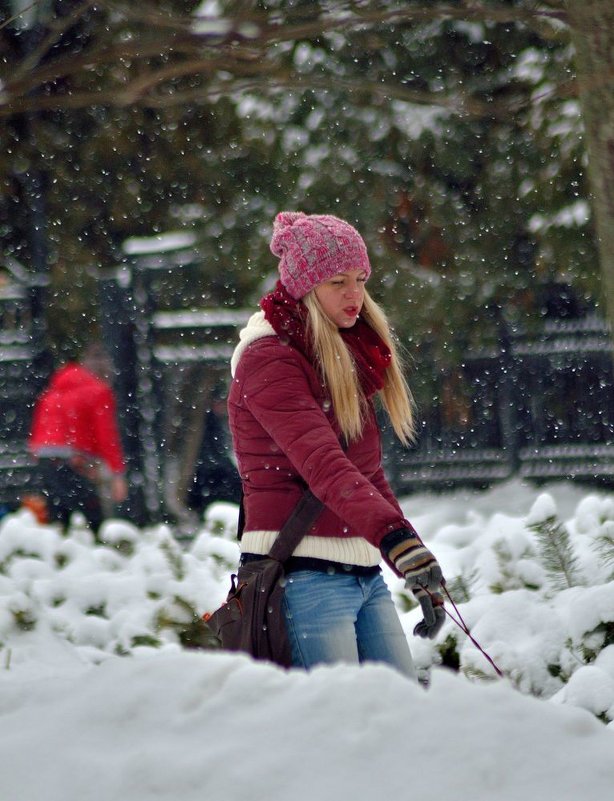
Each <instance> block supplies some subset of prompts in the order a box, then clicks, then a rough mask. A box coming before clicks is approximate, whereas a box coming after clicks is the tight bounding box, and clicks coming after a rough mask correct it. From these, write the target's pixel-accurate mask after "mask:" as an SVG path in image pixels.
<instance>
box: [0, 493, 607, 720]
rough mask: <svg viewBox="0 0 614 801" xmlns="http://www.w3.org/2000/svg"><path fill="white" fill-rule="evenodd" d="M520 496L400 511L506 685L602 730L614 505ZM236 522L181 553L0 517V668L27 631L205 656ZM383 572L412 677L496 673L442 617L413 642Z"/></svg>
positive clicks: (218, 521) (214, 511) (97, 650)
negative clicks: (493, 507)
mask: <svg viewBox="0 0 614 801" xmlns="http://www.w3.org/2000/svg"><path fill="white" fill-rule="evenodd" d="M514 491H515V490H514V489H511V490H510V492H511V493H513V492H514ZM531 497H532V501H531V503H526V505H525V508H529V511H528V514H525V515H524V516H522V515H521V514H520V512H521V504H520V503H514V502H513V501H510V502H509V503H508V506H509V507H510V508H512V509H513V512H512V513H510V512H508V513H505V512H502V511H496V512H494V513H493V512H490V511H489V513H488V514H483V513H480V512H478V511H476V509H475V508H471V506H470V505H469V507H466V506H465V507H463V506H462V505H458V506H456V505H452V506H451V507H450V508H452V514H451V515H450V518H449V519H448V520H444V519H443V518H442V517H441V514H440V512H439V511H438V505H441V501H439V500H436V501H431V502H430V503H431V506H430V507H429V508H430V511H429V513H428V515H427V517H426V518H425V519H423V520H419V519H418V520H416V518H415V516H414V515H413V514H412V510H415V507H416V501H415V499H413V498H410V499H407V500H406V501H405V503H404V507H406V513H407V515H408V517H409V518H410V519H412V518H413V519H414V521H415V523H416V525H417V528H418V530H420V531H425V532H426V533H425V534H424V538H425V539H426V541H427V542H428V544H429V545H430V546H431V547H432V548H433V550H434V552H435V553H436V554H437V557H438V559H439V561H440V562H441V564H442V567H443V569H444V574H445V575H446V577H447V579H448V589H449V592H450V595H451V597H452V598H453V599H454V601H455V603H456V604H457V605H458V608H459V610H460V612H461V614H462V616H463V618H464V619H465V621H466V623H467V624H468V626H469V628H470V630H471V632H472V634H473V636H474V637H475V638H476V639H477V641H478V642H479V643H480V644H481V645H482V646H483V648H484V649H485V650H486V651H487V652H488V654H490V656H491V657H492V658H493V659H494V661H495V663H496V664H497V665H498V667H499V668H500V669H501V670H502V671H503V673H504V674H505V677H506V681H508V682H510V683H511V684H512V685H513V686H515V687H516V688H517V689H518V690H519V691H521V692H523V693H525V694H531V695H534V696H536V697H539V698H542V699H550V700H551V701H552V702H553V703H559V704H561V703H562V704H570V705H575V706H580V707H583V708H584V709H587V710H589V711H590V712H591V713H592V714H594V715H596V716H597V717H599V718H600V719H601V720H603V721H606V722H610V721H614V581H612V579H613V574H614V498H612V497H611V496H608V495H605V494H591V495H586V496H583V495H579V496H578V497H579V498H581V500H580V501H579V503H577V505H576V507H575V509H574V511H573V514H572V515H571V517H570V518H569V519H567V520H564V519H563V518H562V515H561V513H560V511H559V509H558V508H557V504H556V503H555V500H554V497H553V495H552V494H549V493H543V494H542V495H540V496H539V497H537V498H535V493H533V495H532V496H531ZM525 500H526V498H525ZM567 505H568V506H569V504H567ZM418 506H419V504H418ZM463 518H464V519H463ZM236 522H237V508H236V506H233V505H231V504H222V503H218V504H213V505H211V506H210V507H209V508H208V510H207V514H206V517H205V519H204V521H203V523H202V526H201V527H200V530H199V531H198V532H196V536H195V537H194V539H193V540H192V541H191V542H190V543H188V544H184V545H181V544H179V543H178V541H177V540H176V539H175V537H174V536H173V531H172V530H171V529H170V528H169V527H168V526H164V525H160V526H154V527H151V528H147V529H142V530H141V529H137V528H135V527H134V526H132V525H130V524H129V523H127V522H125V521H119V520H115V521H108V522H107V523H106V524H105V525H104V526H103V528H102V530H101V540H102V542H101V543H97V542H95V541H94V538H93V537H92V535H91V533H90V532H89V531H88V530H87V529H86V528H84V527H83V526H81V525H79V524H78V523H76V524H74V525H73V527H72V529H71V531H70V532H69V535H68V536H63V535H61V534H60V533H59V532H58V531H57V530H56V529H55V528H53V527H52V526H41V525H39V524H37V523H36V522H35V520H34V518H33V517H32V515H31V514H30V513H29V512H28V511H26V510H22V511H20V512H18V513H16V514H13V515H7V516H6V517H5V518H3V519H2V520H1V521H0V669H1V668H2V666H3V665H4V666H5V667H6V666H9V665H13V666H17V664H18V663H19V662H20V660H22V661H25V660H26V659H27V658H31V655H30V656H29V657H28V655H27V654H26V652H25V650H24V648H25V645H24V644H25V643H28V642H30V639H29V638H33V637H37V636H38V637H39V638H40V637H45V636H48V637H51V638H53V642H56V643H57V642H61V643H63V644H64V645H65V647H67V648H70V649H72V651H73V652H74V653H75V654H77V655H78V658H79V659H80V660H82V661H83V660H85V661H86V662H89V663H98V662H102V661H105V660H108V659H109V658H112V657H114V656H127V655H130V654H140V653H147V652H152V651H153V649H156V650H164V649H171V650H172V649H175V650H176V649H180V648H183V647H205V648H207V647H211V646H212V645H213V643H212V642H211V641H210V639H209V635H208V630H207V629H206V627H204V626H203V625H202V622H201V615H202V614H203V612H205V611H208V610H213V609H215V608H216V607H217V606H218V605H219V604H220V603H221V602H222V601H223V599H224V597H225V595H226V592H227V590H228V584H229V581H228V576H229V573H230V572H231V571H232V570H233V569H235V568H236V565H237V561H238V556H239V549H238V545H237V543H236V542H235V532H236ZM385 571H386V572H385V575H386V580H387V581H388V583H389V585H390V587H391V589H392V591H393V597H394V598H395V602H396V603H397V606H398V609H399V613H400V615H401V620H402V623H403V625H404V627H405V630H406V632H407V634H408V637H409V639H410V643H411V647H412V651H413V653H414V658H415V661H416V664H417V666H418V669H419V670H420V671H421V672H422V673H423V674H428V673H429V671H430V669H431V667H432V666H433V665H445V666H447V667H450V668H452V669H454V670H458V671H460V673H461V674H463V675H464V676H466V677H468V678H470V679H474V680H480V681H482V680H484V681H492V680H493V679H495V678H496V674H495V672H494V670H493V668H492V667H491V665H490V664H489V663H488V662H487V660H486V659H485V658H484V656H483V655H482V654H481V653H480V652H479V650H477V648H476V647H475V646H474V645H473V644H472V642H471V641H470V640H469V638H468V637H467V636H466V635H465V634H464V633H463V632H462V631H461V630H460V629H459V628H458V627H457V626H455V625H454V623H453V622H452V620H450V619H448V620H447V622H446V624H445V626H444V628H443V629H442V631H441V632H440V634H439V636H438V638H437V639H436V640H435V641H434V642H431V641H424V640H420V639H418V638H414V637H412V636H411V631H412V630H413V627H414V625H415V624H416V622H417V620H418V619H419V614H420V612H419V609H418V608H417V607H416V605H415V602H414V601H413V599H412V598H411V596H409V594H408V593H407V592H406V591H405V590H404V587H403V583H402V581H400V580H399V579H397V578H396V577H395V576H394V575H393V574H392V572H391V571H390V570H389V569H388V568H385ZM446 607H447V609H448V610H449V611H450V612H451V613H454V610H453V608H452V606H451V604H450V603H447V605H446ZM45 642H50V640H46V641H45Z"/></svg>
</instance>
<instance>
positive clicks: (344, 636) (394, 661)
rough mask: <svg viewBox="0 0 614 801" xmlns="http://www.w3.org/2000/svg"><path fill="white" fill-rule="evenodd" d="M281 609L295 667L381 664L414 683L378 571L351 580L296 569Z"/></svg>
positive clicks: (346, 576)
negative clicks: (341, 663) (335, 664)
mask: <svg viewBox="0 0 614 801" xmlns="http://www.w3.org/2000/svg"><path fill="white" fill-rule="evenodd" d="M284 607H285V613H286V619H287V623H288V635H289V638H290V645H291V647H292V664H293V665H294V666H295V667H304V668H310V667H313V666H314V665H318V664H331V663H335V662H346V663H348V664H351V665H358V664H360V663H362V662H384V663H386V664H388V665H391V666H392V667H394V668H396V669H397V670H399V671H400V672H401V673H402V674H404V675H405V676H409V677H410V678H412V679H415V678H416V672H415V668H414V663H413V660H412V657H411V653H410V650H409V645H408V643H407V638H406V636H405V633H404V632H403V629H402V627H401V622H400V620H399V616H398V614H397V611H396V609H395V607H394V603H393V601H392V597H391V595H390V591H389V590H388V587H387V586H386V582H385V581H384V578H383V576H382V574H381V572H380V571H377V572H374V573H372V574H370V575H368V576H356V575H351V574H343V573H334V574H332V575H331V574H329V573H324V572H322V571H318V570H297V571H296V572H293V573H290V574H289V575H288V578H287V584H286V588H285V599H284Z"/></svg>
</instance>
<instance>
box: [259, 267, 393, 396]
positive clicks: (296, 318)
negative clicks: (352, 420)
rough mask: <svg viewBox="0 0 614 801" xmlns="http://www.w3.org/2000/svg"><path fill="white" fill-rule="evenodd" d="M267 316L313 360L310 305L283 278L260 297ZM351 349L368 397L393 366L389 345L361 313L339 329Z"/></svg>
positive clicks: (281, 335) (280, 333) (283, 337)
mask: <svg viewBox="0 0 614 801" xmlns="http://www.w3.org/2000/svg"><path fill="white" fill-rule="evenodd" d="M260 308H261V309H262V310H263V311H264V316H265V318H266V320H268V322H269V323H270V324H271V325H272V326H273V329H274V331H275V333H276V334H277V336H278V337H279V338H280V339H281V340H282V342H287V343H288V344H289V345H292V347H294V348H296V349H297V350H298V351H300V352H301V353H302V354H303V355H304V356H306V357H307V359H309V361H310V362H312V363H313V362H314V355H313V348H312V345H311V342H310V341H309V337H308V335H307V318H308V316H309V312H308V311H307V307H306V306H305V305H304V304H303V303H301V302H300V300H294V298H292V297H291V296H290V295H289V294H288V292H287V291H286V289H285V287H284V286H283V284H282V283H281V281H278V282H277V286H276V287H275V289H274V290H273V292H270V293H269V294H268V295H265V297H264V298H262V300H261V301H260ZM339 333H340V334H341V336H342V337H343V339H344V341H345V344H346V345H347V346H348V348H349V349H350V353H351V354H352V358H353V359H354V364H355V365H356V370H357V373H358V378H359V380H360V384H361V387H362V391H363V392H364V394H365V397H367V398H370V397H371V396H372V395H373V394H374V393H375V392H377V391H378V390H380V389H382V387H383V386H384V375H385V372H386V368H387V367H389V366H390V362H391V361H392V354H391V353H390V349H389V348H388V346H387V345H386V344H385V342H384V341H383V340H382V339H381V337H380V336H379V335H378V334H376V333H375V331H374V330H373V329H372V328H371V327H370V326H369V325H368V324H367V323H366V322H365V321H364V320H363V319H361V318H360V317H359V318H358V320H357V321H356V323H355V325H353V326H352V328H342V329H339Z"/></svg>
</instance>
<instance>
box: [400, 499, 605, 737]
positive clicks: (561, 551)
mask: <svg viewBox="0 0 614 801" xmlns="http://www.w3.org/2000/svg"><path fill="white" fill-rule="evenodd" d="M431 545H432V547H433V550H434V551H435V552H436V554H437V556H438V558H439V559H440V561H441V562H442V563H443V565H444V573H445V574H446V576H448V577H449V581H448V588H449V592H450V594H451V596H452V598H453V599H454V600H455V602H456V603H457V605H458V606H459V610H460V611H461V613H462V616H463V618H464V619H465V621H466V623H467V624H468V626H469V629H470V630H471V632H472V634H473V636H474V637H475V638H476V639H477V641H478V642H479V643H480V644H481V645H482V646H483V647H484V648H485V649H486V651H487V652H488V653H489V654H490V656H491V657H492V658H493V659H494V661H495V663H496V664H497V665H498V667H499V668H500V669H501V670H502V671H503V672H504V674H505V675H506V677H508V679H509V680H510V681H511V682H512V683H513V684H514V685H515V686H517V687H518V689H519V690H521V691H522V692H523V693H530V694H532V695H535V696H537V697H541V698H551V699H552V700H553V701H554V702H561V703H571V704H574V705H577V706H581V707H583V708H585V709H588V710H589V711H591V712H593V713H594V714H595V715H597V716H598V717H599V718H601V719H602V720H604V721H608V722H609V721H612V720H614V581H613V580H612V579H613V578H614V498H611V497H607V496H597V495H589V496H587V497H585V498H584V499H583V500H582V501H581V502H580V503H579V504H578V506H577V508H576V512H575V515H574V516H573V518H572V519H571V520H569V521H567V522H563V521H562V520H560V519H559V517H558V514H557V509H556V506H555V503H554V501H553V499H552V497H551V496H550V495H548V494H542V495H541V496H540V497H538V498H537V500H536V501H535V502H534V504H533V506H532V508H531V510H530V512H529V514H528V515H527V516H526V517H524V518H523V517H510V516H508V515H504V514H495V515H493V516H492V517H491V518H490V519H489V520H487V521H484V520H481V519H476V520H475V521H474V522H469V523H468V524H466V525H462V526H461V525H448V526H445V527H444V528H442V529H441V530H439V531H438V532H437V534H436V536H435V537H434V539H433V541H432V542H431ZM449 608H450V607H449V605H448V609H449ZM451 611H453V610H451ZM413 620H414V619H413V618H412V623H413ZM413 650H414V655H415V658H416V661H417V663H418V665H419V667H422V668H423V669H424V668H427V667H428V666H429V665H431V664H432V663H439V664H442V663H443V664H447V665H450V666H452V667H457V668H459V669H460V670H461V671H462V672H463V673H464V674H466V675H467V676H469V677H480V678H495V677H496V675H495V672H494V670H493V669H492V667H491V666H490V665H489V663H488V662H487V661H486V659H485V658H484V657H483V655H482V654H480V652H479V651H478V650H477V649H476V648H475V647H474V646H473V644H472V643H471V642H470V641H469V639H468V638H467V637H466V636H465V634H464V633H463V632H461V631H460V629H459V628H458V627H457V626H456V625H455V624H454V623H453V622H452V621H451V620H450V619H448V622H447V623H446V625H445V627H444V629H443V630H442V631H441V633H440V635H439V637H438V639H437V641H436V642H435V643H423V642H422V641H420V642H418V641H415V640H414V644H413Z"/></svg>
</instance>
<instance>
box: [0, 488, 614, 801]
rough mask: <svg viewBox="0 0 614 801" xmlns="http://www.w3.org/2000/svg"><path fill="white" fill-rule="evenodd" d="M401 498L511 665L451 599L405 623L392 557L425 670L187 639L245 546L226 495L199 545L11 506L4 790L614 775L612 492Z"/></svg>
mask: <svg viewBox="0 0 614 801" xmlns="http://www.w3.org/2000/svg"><path fill="white" fill-rule="evenodd" d="M403 506H404V508H405V511H406V513H407V515H408V517H409V518H410V519H411V520H412V522H413V523H414V525H415V526H416V528H417V529H418V531H420V532H421V533H422V535H423V537H424V539H425V540H426V541H427V542H428V543H429V545H430V546H431V547H432V549H433V550H434V551H435V553H436V554H437V556H438V558H439V560H440V561H441V563H442V565H443V567H444V572H445V573H446V575H447V577H448V581H449V586H450V589H451V593H452V595H453V597H454V598H455V600H456V601H457V603H458V605H459V608H460V610H461V612H462V614H463V616H464V618H465V619H466V621H467V623H468V624H469V625H470V627H471V630H472V632H473V634H474V636H475V637H476V638H477V640H478V641H479V642H480V643H481V644H482V646H483V647H484V648H485V649H486V650H487V651H488V653H489V654H490V655H491V656H492V657H493V658H494V659H495V661H496V663H497V664H498V665H499V667H500V668H501V669H502V670H503V671H504V673H505V675H506V678H505V679H503V680H499V679H496V677H495V675H494V672H493V670H492V668H491V667H490V665H489V664H488V662H487V661H486V660H485V659H484V657H483V656H482V655H481V654H480V653H479V651H477V650H476V648H475V647H474V646H473V645H472V644H471V642H470V641H469V640H468V639H467V637H466V636H465V635H464V634H462V632H460V631H459V629H458V628H457V627H456V626H455V625H454V623H453V622H452V621H448V622H447V623H446V626H445V627H444V629H443V630H442V632H441V633H440V635H439V637H438V638H437V640H436V641H435V642H434V643H431V642H424V641H422V640H416V639H415V638H413V637H411V634H410V632H411V630H412V628H413V625H414V624H415V622H416V620H417V610H416V609H413V608H412V609H410V608H409V607H410V605H411V600H410V599H409V598H408V597H407V595H406V593H405V591H404V590H403V586H402V582H400V581H399V580H397V579H396V578H395V577H394V576H393V575H392V574H391V573H389V572H387V573H386V578H387V580H388V582H389V585H390V587H391V590H392V592H393V595H394V598H395V601H396V602H397V604H398V608H399V611H400V613H401V619H402V622H403V625H404V627H405V628H406V631H407V632H408V636H409V637H410V641H411V645H412V649H413V651H414V656H415V659H416V662H417V664H418V667H419V668H420V669H421V671H422V672H423V674H424V675H429V676H430V686H429V688H428V689H424V688H423V687H422V686H419V685H415V684H413V683H411V682H409V681H408V680H406V679H405V678H403V677H401V676H399V675H397V674H396V673H395V672H394V671H392V670H391V669H389V668H387V667H385V666H377V665H371V666H366V667H362V668H354V667H348V666H343V665H339V666H335V667H323V668H318V669H316V670H314V671H312V672H311V673H309V674H306V673H304V672H302V671H294V670H293V671H289V672H285V671H282V670H280V669H278V668H276V667H274V666H270V665H265V664H257V663H254V662H252V661H251V660H249V659H248V658H247V657H243V656H235V655H229V654H225V653H222V652H219V651H211V650H195V649H186V648H183V647H182V646H181V644H180V643H181V642H182V641H183V642H186V641H191V640H192V639H193V637H194V636H197V635H198V627H197V626H196V627H195V626H194V623H195V621H196V620H197V618H198V615H199V614H200V613H202V612H203V611H205V610H207V609H213V608H215V606H217V605H218V604H219V603H220V602H221V600H222V599H223V597H224V595H225V593H226V589H227V583H228V573H229V569H230V567H231V566H232V565H234V563H235V562H236V558H237V554H238V550H237V546H236V544H235V543H234V542H233V539H232V537H233V533H232V532H233V527H234V523H235V520H236V509H235V508H233V507H231V506H228V505H224V504H217V505H215V506H213V507H210V508H209V510H208V515H207V518H206V520H205V521H204V523H203V526H202V530H201V531H200V532H199V534H198V536H197V537H196V539H195V540H194V542H193V543H192V544H191V546H190V547H189V548H182V547H181V546H179V545H178V544H177V542H176V541H175V540H174V539H173V537H172V532H171V531H170V530H169V529H168V528H166V527H164V526H158V527H155V528H151V529H148V530H142V531H139V530H137V529H135V528H134V527H132V526H131V525H130V524H128V523H126V522H123V521H110V522H109V523H107V524H106V526H105V528H104V530H103V535H104V540H105V545H98V544H96V543H94V542H93V540H92V538H91V535H90V534H89V532H88V531H87V530H86V529H84V528H83V527H82V526H80V525H79V523H78V521H76V523H75V525H74V526H73V529H72V531H71V534H70V536H68V537H66V538H64V537H61V536H60V535H59V534H58V533H57V532H56V531H55V530H54V529H53V528H51V527H44V526H40V525H38V524H36V523H35V522H34V520H33V518H32V517H31V515H30V513H29V512H27V511H25V510H24V511H21V512H19V513H17V514H14V515H10V516H7V517H5V518H4V519H3V520H1V521H0V799H2V801H124V800H126V801H153V799H156V800H158V799H159V800H160V801H171V799H172V801H179V799H181V801H196V799H198V801H238V800H239V799H244V798H251V799H254V801H260V800H261V799H262V801H278V800H279V801H281V800H282V799H283V800H284V801H285V799H292V801H316V799H317V801H329V799H330V801H332V800H333V799H335V801H346V799H347V801H349V800H350V799H352V801H367V799H369V801H371V799H375V798H382V799H387V798H395V797H402V798H410V797H423V798H425V797H432V796H444V797H446V796H447V797H450V798H454V799H455V800H456V801H464V799H467V801H469V799H471V801H480V800H481V799H484V800H486V799H488V801H492V799H497V801H507V800H508V799H509V800H510V801H512V800H514V801H516V800H517V799H518V800H519V799H524V798H539V799H540V800H541V799H544V801H549V800H550V799H552V801H555V799H556V801H566V800H567V799H569V800H570V801H571V799H574V801H575V799H577V798H585V797H591V796H592V797H596V798H605V797H610V795H611V792H612V786H614V737H613V735H614V726H613V724H612V723H611V721H612V720H614V582H612V581H610V579H611V577H612V571H613V568H614V565H613V564H612V561H611V560H612V558H613V547H611V546H613V544H614V497H613V496H612V494H609V495H608V494H607V493H604V492H597V491H594V490H591V491H588V490H586V489H583V488H580V487H578V486H577V485H571V484H567V483H559V484H551V485H547V486H545V487H543V488H542V489H540V490H536V489H534V488H531V487H528V486H525V485H523V484H521V483H519V482H508V483H506V484H504V485H501V486H499V487H496V488H494V489H493V490H491V491H489V492H486V493H481V494H476V493H472V492H469V491H466V492H465V491H463V492H456V493H453V494H447V495H421V496H413V497H411V498H407V499H405V501H404V503H403ZM553 545H554V550H553V549H552V547H550V550H548V547H549V546H553ZM557 548H558V551H557ZM557 553H558V557H557ZM553 554H554V556H553ZM557 558H559V561H560V569H555V568H556V565H554V564H553V560H554V562H556V559H557ZM454 660H456V662H457V663H458V665H459V667H460V672H453V671H451V670H450V669H448V668H445V667H442V666H441V662H442V661H443V662H445V663H446V664H451V663H453V662H454Z"/></svg>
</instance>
